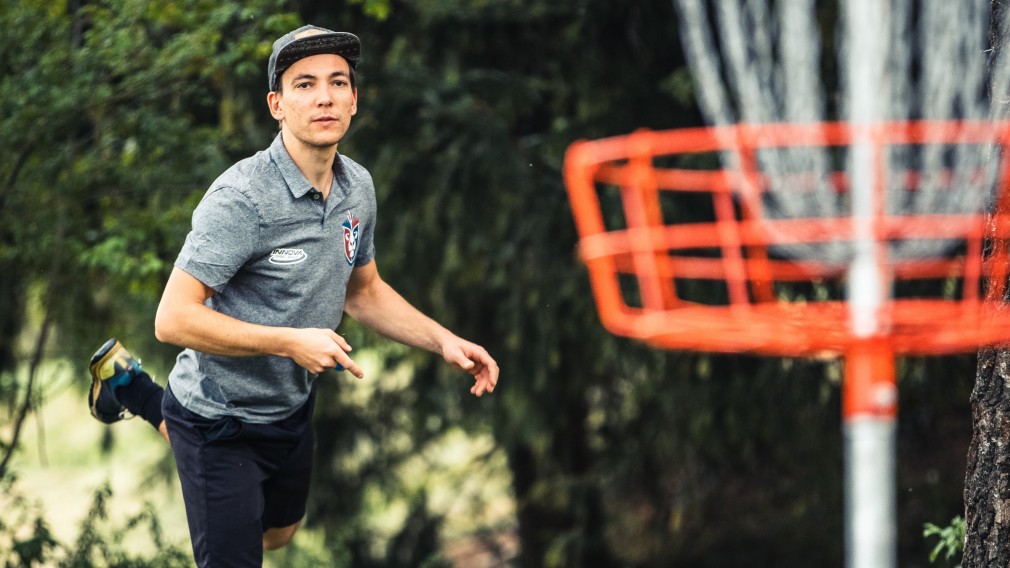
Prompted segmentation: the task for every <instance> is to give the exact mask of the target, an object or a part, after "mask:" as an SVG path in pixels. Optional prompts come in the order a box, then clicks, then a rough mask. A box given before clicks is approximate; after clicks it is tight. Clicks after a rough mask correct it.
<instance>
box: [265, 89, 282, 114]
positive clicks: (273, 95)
mask: <svg viewBox="0 0 1010 568" xmlns="http://www.w3.org/2000/svg"><path fill="white" fill-rule="evenodd" d="M267 107H268V108H269V109H270V116H272V117H274V120H284V111H283V110H281V94H280V93H278V92H277V91H270V92H269V93H267Z"/></svg>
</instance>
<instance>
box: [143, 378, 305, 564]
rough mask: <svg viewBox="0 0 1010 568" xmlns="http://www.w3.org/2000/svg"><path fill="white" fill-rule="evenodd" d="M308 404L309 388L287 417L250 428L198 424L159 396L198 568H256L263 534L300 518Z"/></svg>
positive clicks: (222, 422) (220, 422)
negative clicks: (227, 567)
mask: <svg viewBox="0 0 1010 568" xmlns="http://www.w3.org/2000/svg"><path fill="white" fill-rule="evenodd" d="M315 399H316V391H315V388H313V389H312V393H311V394H310V395H309V399H308V401H307V402H306V403H305V405H304V406H303V407H302V408H300V409H299V410H298V411H297V412H295V413H294V414H293V415H292V416H290V417H288V418H285V419H284V420H280V421H278V422H273V423H270V424H250V423H248V422H242V421H240V420H238V419H236V418H231V417H228V418H220V419H217V420H212V419H209V418H204V417H203V416H200V415H198V414H196V413H194V412H191V411H189V410H187V409H186V408H185V407H183V406H182V404H180V403H179V401H178V400H176V398H175V397H174V396H173V395H172V391H171V389H169V388H166V389H165V396H164V398H163V399H162V413H163V414H164V417H165V424H166V426H167V427H168V435H169V438H170V439H171V441H172V453H173V454H175V463H176V467H177V469H178V471H179V479H180V481H181V482H182V497H183V500H184V501H185V504H186V518H187V520H188V521H189V534H190V537H191V539H192V541H193V556H194V559H195V560H196V563H197V565H198V566H200V567H201V568H203V567H214V568H218V567H223V566H241V567H256V568H260V566H262V563H263V533H264V532H265V531H266V530H267V529H270V528H277V527H286V526H289V525H293V524H295V523H297V522H298V521H300V520H301V518H302V517H303V516H305V504H306V501H307V499H308V493H309V478H310V475H311V472H312V449H313V448H312V447H313V441H314V439H313V433H312V410H313V407H314V405H315Z"/></svg>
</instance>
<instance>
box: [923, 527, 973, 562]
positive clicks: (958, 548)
mask: <svg viewBox="0 0 1010 568" xmlns="http://www.w3.org/2000/svg"><path fill="white" fill-rule="evenodd" d="M964 528H965V523H964V517H961V516H957V517H954V518H953V519H951V520H950V524H949V525H947V526H945V527H940V526H937V525H934V524H933V523H926V524H925V525H924V527H923V531H922V535H923V536H924V537H927V538H929V537H936V539H937V543H936V546H934V547H933V550H932V551H931V552H930V553H929V561H930V562H932V563H934V564H935V563H936V559H937V558H939V557H940V554H943V559H944V560H945V561H946V563H947V565H948V566H956V567H957V568H961V564H960V563H957V564H954V560H955V559H956V558H957V557H958V556H960V555H961V554H962V553H963V552H964Z"/></svg>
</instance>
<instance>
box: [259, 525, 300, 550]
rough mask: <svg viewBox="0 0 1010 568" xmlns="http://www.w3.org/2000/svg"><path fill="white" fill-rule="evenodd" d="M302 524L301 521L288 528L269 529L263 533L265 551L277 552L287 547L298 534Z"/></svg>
mask: <svg viewBox="0 0 1010 568" xmlns="http://www.w3.org/2000/svg"><path fill="white" fill-rule="evenodd" d="M301 524H302V523H301V521H299V522H297V523H295V524H293V525H288V526H286V527H279V528H273V529H267V531H266V532H265V533H263V550H277V549H278V548H284V547H285V546H287V545H288V543H289V542H291V539H292V538H293V537H294V536H295V533H296V532H298V527H300V526H301Z"/></svg>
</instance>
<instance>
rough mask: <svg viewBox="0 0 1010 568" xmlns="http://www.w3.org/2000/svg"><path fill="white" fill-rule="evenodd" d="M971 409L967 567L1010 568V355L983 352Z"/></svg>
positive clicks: (966, 498)
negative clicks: (998, 567)
mask: <svg viewBox="0 0 1010 568" xmlns="http://www.w3.org/2000/svg"><path fill="white" fill-rule="evenodd" d="M971 407H972V423H973V425H974V429H973V433H972V439H971V445H970V446H969V448H968V464H967V466H968V467H967V474H966V476H965V484H964V503H965V546H964V560H963V566H964V568H975V567H977V568H989V567H992V566H1010V351H1008V350H1006V349H997V348H993V347H986V348H983V349H982V350H981V351H980V352H979V356H978V372H977V374H976V379H975V387H974V389H973V390H972V394H971Z"/></svg>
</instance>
